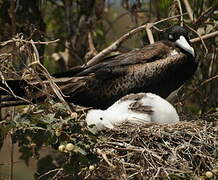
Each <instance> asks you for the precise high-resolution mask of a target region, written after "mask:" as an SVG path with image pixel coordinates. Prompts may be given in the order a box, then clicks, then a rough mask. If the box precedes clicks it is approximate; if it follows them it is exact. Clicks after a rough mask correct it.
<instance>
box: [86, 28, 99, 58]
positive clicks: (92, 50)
mask: <svg viewBox="0 0 218 180" xmlns="http://www.w3.org/2000/svg"><path fill="white" fill-rule="evenodd" d="M88 48H89V51H88V52H87V53H86V55H85V59H86V61H87V60H89V59H91V58H92V57H94V56H96V54H97V53H98V52H97V51H96V49H95V46H94V42H93V39H92V33H91V32H88Z"/></svg>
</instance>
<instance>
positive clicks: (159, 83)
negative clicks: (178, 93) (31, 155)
mask: <svg viewBox="0 0 218 180" xmlns="http://www.w3.org/2000/svg"><path fill="white" fill-rule="evenodd" d="M196 68H197V62H196V60H195V52H194V49H193V48H192V47H191V46H190V44H189V39H188V32H187V30H186V29H185V28H183V27H181V26H178V25H177V26H173V27H171V28H169V29H168V30H166V32H165V38H164V40H162V41H159V42H156V43H154V44H150V45H147V46H145V47H143V48H141V49H138V50H132V51H129V52H126V53H123V54H120V55H117V56H113V57H111V59H109V60H107V62H102V63H99V64H96V65H94V66H91V67H80V68H75V71H71V72H74V73H71V74H70V73H65V74H67V76H68V77H61V75H60V74H59V75H58V74H57V75H54V77H56V78H55V79H54V81H55V82H56V84H57V85H58V86H59V88H60V89H61V90H62V92H63V94H64V98H65V100H66V101H68V102H73V103H74V104H77V105H82V106H86V107H88V106H91V107H94V108H102V109H105V108H107V107H109V106H110V105H112V104H113V103H114V102H115V101H117V100H118V99H120V98H121V97H123V96H125V95H127V94H129V93H139V92H151V93H154V94H157V95H159V96H161V97H163V98H166V97H167V96H169V94H170V93H171V92H173V91H174V90H176V89H177V88H179V87H180V86H181V85H182V84H183V83H184V82H185V81H186V80H187V79H189V78H190V77H191V76H192V75H193V74H194V73H195V71H196ZM43 83H44V84H48V81H44V82H43ZM8 85H9V86H10V88H11V90H12V91H13V92H14V94H16V95H17V96H21V97H23V98H26V96H27V94H29V95H28V97H29V99H30V100H31V101H33V102H36V101H37V99H38V100H40V101H41V100H43V99H44V98H45V97H46V94H45V93H43V92H41V91H39V89H40V88H41V85H40V84H39V83H37V82H31V83H26V82H25V81H23V80H21V81H13V80H12V81H8ZM1 86H2V87H3V88H6V89H7V87H5V85H3V84H1ZM33 86H34V87H36V88H33V90H32V91H33V92H34V93H32V94H31V93H29V92H30V91H29V92H28V93H27V91H26V90H27V89H28V88H29V87H33ZM47 93H50V94H52V93H53V91H52V90H51V88H50V89H49V88H48V89H47ZM0 94H8V92H6V91H4V90H1V89H0ZM53 94H54V93H53ZM12 99H13V100H15V98H11V99H10V100H12ZM7 100H9V99H7ZM3 103H4V102H2V106H4V104H3ZM21 104H22V103H21ZM5 106H6V105H5Z"/></svg>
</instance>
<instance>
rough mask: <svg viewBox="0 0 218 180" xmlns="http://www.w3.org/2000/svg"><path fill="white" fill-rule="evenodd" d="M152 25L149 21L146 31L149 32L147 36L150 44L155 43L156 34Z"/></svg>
mask: <svg viewBox="0 0 218 180" xmlns="http://www.w3.org/2000/svg"><path fill="white" fill-rule="evenodd" d="M151 27H152V24H150V23H148V24H147V27H146V32H147V36H148V40H149V42H150V44H154V36H153V34H152V31H151Z"/></svg>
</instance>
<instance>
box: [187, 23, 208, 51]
mask: <svg viewBox="0 0 218 180" xmlns="http://www.w3.org/2000/svg"><path fill="white" fill-rule="evenodd" d="M186 27H187V28H188V29H190V30H191V31H193V32H194V33H195V34H197V35H198V37H199V38H200V40H201V42H202V44H203V46H204V49H205V55H207V53H208V49H207V46H206V45H205V43H204V40H203V39H202V37H201V35H200V34H199V33H198V32H197V31H195V30H194V29H193V28H191V27H190V26H188V25H186Z"/></svg>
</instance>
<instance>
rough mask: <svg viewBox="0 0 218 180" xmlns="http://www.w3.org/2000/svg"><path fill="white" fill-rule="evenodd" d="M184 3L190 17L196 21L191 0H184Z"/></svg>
mask: <svg viewBox="0 0 218 180" xmlns="http://www.w3.org/2000/svg"><path fill="white" fill-rule="evenodd" d="M183 3H184V4H185V8H186V10H187V12H188V15H189V18H190V19H191V21H192V22H193V21H194V17H193V11H192V8H191V6H190V4H189V1H188V0H183Z"/></svg>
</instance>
